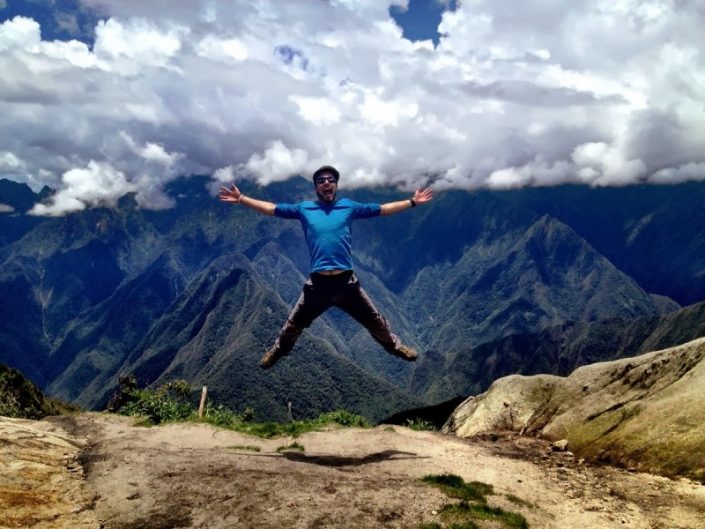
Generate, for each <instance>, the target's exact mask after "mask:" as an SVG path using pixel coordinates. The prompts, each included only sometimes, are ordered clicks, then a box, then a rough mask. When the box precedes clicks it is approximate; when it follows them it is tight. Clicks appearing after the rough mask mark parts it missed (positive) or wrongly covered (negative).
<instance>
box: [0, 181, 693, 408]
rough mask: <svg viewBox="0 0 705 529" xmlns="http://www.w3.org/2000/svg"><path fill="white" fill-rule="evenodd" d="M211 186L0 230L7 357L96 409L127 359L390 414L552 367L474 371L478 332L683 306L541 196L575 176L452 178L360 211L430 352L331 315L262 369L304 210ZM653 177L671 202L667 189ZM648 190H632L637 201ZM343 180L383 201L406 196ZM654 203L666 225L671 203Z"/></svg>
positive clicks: (290, 194) (288, 197)
mask: <svg viewBox="0 0 705 529" xmlns="http://www.w3.org/2000/svg"><path fill="white" fill-rule="evenodd" d="M3 182H4V183H3V186H4V187H3V186H0V190H2V189H4V188H7V189H11V190H14V191H15V192H17V193H18V196H20V195H22V196H24V195H23V193H24V194H25V195H26V193H27V189H24V188H22V189H20V187H21V186H20V184H14V183H9V184H8V183H7V181H3ZM207 183H208V180H207V179H206V178H199V177H192V178H190V179H182V180H178V181H176V182H173V183H172V184H170V186H169V188H168V190H167V191H168V193H169V194H170V196H172V197H173V200H174V204H175V205H174V207H173V208H171V209H168V210H162V211H146V210H141V209H140V208H138V207H137V205H136V203H135V201H134V198H133V197H132V196H129V195H128V196H126V197H124V198H123V199H122V200H121V201H120V203H119V205H118V207H117V208H115V209H104V208H98V209H91V210H86V211H83V212H79V213H75V214H72V215H67V216H65V217H60V218H36V217H31V219H32V222H33V223H34V224H33V225H32V227H31V228H30V229H27V230H26V231H25V232H24V233H22V234H21V236H18V237H16V238H14V239H13V238H8V239H5V240H0V289H2V292H3V294H4V295H5V296H7V299H11V300H12V301H13V303H11V304H10V303H4V304H0V361H2V362H5V363H7V364H8V365H10V366H13V367H17V368H20V369H22V371H23V372H25V373H26V374H27V375H28V376H29V377H30V378H31V379H32V380H33V381H35V382H36V383H37V384H39V385H40V387H42V388H47V389H48V391H49V393H50V394H52V395H57V396H61V397H62V398H64V399H69V400H73V401H76V402H79V403H81V404H82V405H84V406H86V407H100V406H102V405H104V404H105V402H106V401H107V399H108V398H109V395H110V394H111V392H112V390H113V389H114V388H115V386H116V384H117V377H118V375H119V374H121V373H126V372H134V373H135V374H137V376H138V378H139V379H140V380H139V381H140V383H160V382H163V381H165V380H167V379H168V378H173V377H182V378H186V379H188V380H189V382H191V383H192V384H194V385H196V384H206V385H208V386H209V387H210V388H211V390H212V392H211V394H212V395H213V396H214V397H217V398H219V399H222V402H223V403H225V404H228V405H231V406H232V407H234V408H241V407H244V406H252V407H254V408H255V409H256V411H257V414H258V416H259V417H260V418H263V419H264V418H268V417H282V416H283V415H282V414H284V413H285V412H286V402H288V401H289V400H291V401H292V403H293V405H294V409H295V410H296V409H298V410H299V412H300V413H301V414H302V415H308V416H311V415H316V414H318V413H320V412H321V411H328V410H331V409H334V408H336V407H344V408H349V409H351V411H356V412H359V413H364V414H365V415H367V416H368V417H371V418H379V417H382V416H388V415H392V414H394V413H396V412H399V411H401V410H403V409H405V408H407V407H411V406H421V405H425V404H431V403H433V402H436V401H438V400H443V399H444V398H445V397H446V396H448V397H453V396H456V395H457V394H458V393H456V392H455V391H460V390H462V391H466V390H473V388H474V389H477V388H480V387H482V386H483V384H485V383H486V382H487V381H488V380H490V379H491V377H494V376H499V375H500V374H503V373H504V372H505V369H512V370H514V371H521V370H522V369H533V368H534V367H533V366H538V365H540V364H541V362H538V361H534V360H533V359H532V358H533V356H532V353H531V350H530V349H527V348H523V349H522V348H518V349H516V350H515V352H514V353H512V354H513V355H514V356H512V357H511V358H509V359H507V358H506V357H505V356H501V357H496V360H494V361H493V362H494V364H492V366H490V367H487V366H486V365H485V364H480V367H478V363H477V362H478V360H477V359H478V358H480V357H479V356H478V354H479V353H477V351H478V350H481V348H482V347H487V348H489V349H488V350H490V349H491V348H492V347H493V346H492V345H491V344H496V343H503V342H502V341H503V340H509V339H512V338H511V337H515V336H532V337H533V336H542V335H541V333H543V332H544V331H546V330H548V329H555V328H561V327H566V326H567V327H569V326H580V325H584V324H590V323H591V322H604V321H611V320H615V319H622V320H624V321H626V322H631V321H640V319H644V318H658V317H659V316H660V315H663V314H667V313H670V312H672V311H674V310H675V309H678V308H679V306H678V304H677V303H675V302H674V301H672V300H671V299H669V298H667V297H665V296H664V295H663V294H664V293H665V291H664V290H654V291H650V290H648V289H644V288H643V284H642V283H640V282H639V281H636V280H635V279H633V278H632V277H630V276H629V275H627V274H626V273H624V267H623V266H615V264H614V262H613V261H612V260H610V259H608V258H607V257H606V256H605V255H603V254H602V253H601V252H600V251H598V249H597V245H596V244H594V243H593V242H592V241H591V240H590V239H588V237H586V236H585V235H584V234H583V233H581V231H580V230H582V229H583V228H584V227H585V225H586V223H587V220H586V219H585V218H583V217H579V218H578V220H579V222H578V220H576V223H577V224H576V226H577V228H575V227H573V225H572V224H570V223H568V222H566V219H568V220H570V219H571V218H572V217H570V216H564V218H563V219H562V218H561V217H560V216H559V215H558V213H560V211H559V212H557V213H556V214H555V215H554V214H552V213H550V212H546V211H543V210H541V208H540V207H539V206H540V205H541V204H543V205H546V204H548V203H549V202H551V203H554V202H555V203H557V204H560V202H561V198H560V197H561V195H560V189H564V190H565V191H566V197H567V198H566V200H567V199H568V198H571V199H572V197H573V195H572V194H573V193H574V189H573V188H570V187H567V188H560V189H558V190H546V191H547V192H550V193H553V195H552V197H553V198H552V200H551V201H548V200H544V201H543V202H541V201H540V200H539V199H538V198H536V197H540V194H535V193H538V191H534V190H527V191H526V196H524V195H521V193H517V194H514V195H513V194H507V193H493V192H488V191H478V192H472V193H469V192H462V191H447V192H444V193H439V194H438V195H437V197H436V199H434V202H433V203H432V204H431V205H429V206H426V207H421V208H417V209H415V210H413V211H408V212H404V213H402V214H399V215H394V216H391V217H383V218H380V219H372V220H367V221H360V222H358V223H356V224H355V226H354V256H355V260H356V272H357V274H358V275H359V276H360V278H361V282H362V284H363V285H364V287H365V289H366V290H367V291H368V293H369V294H370V296H371V297H372V299H373V300H374V301H375V303H376V304H377V305H378V306H379V308H380V309H381V310H382V312H383V313H384V314H385V316H386V317H387V318H388V319H389V320H390V322H391V324H392V327H393V329H394V331H395V332H397V334H399V335H400V336H401V337H402V339H403V340H404V341H405V342H407V343H409V344H411V345H413V346H414V347H416V348H417V349H418V350H419V351H420V352H421V360H420V361H419V362H418V363H417V365H410V364H407V363H404V362H403V361H400V360H398V359H396V358H394V357H391V356H390V355H387V354H385V353H384V352H383V351H382V349H381V348H380V347H379V346H378V345H377V344H376V343H375V342H374V341H373V340H372V339H371V338H370V336H369V335H368V334H367V332H366V331H365V330H364V329H362V328H361V327H360V326H359V325H358V324H357V323H356V322H354V321H353V320H352V319H351V318H349V317H348V316H347V315H345V314H343V313H342V312H340V311H336V310H331V311H330V312H328V313H327V314H325V315H324V316H323V317H321V318H320V319H319V320H318V321H316V322H315V323H314V325H312V327H311V328H310V329H309V330H307V331H306V332H305V333H304V335H303V336H302V339H301V341H300V343H299V344H298V345H297V347H296V348H295V350H294V351H293V352H292V354H291V356H290V357H288V358H286V359H284V360H283V361H282V363H281V365H277V366H276V367H275V368H274V369H273V370H271V371H269V372H263V371H261V370H260V369H259V367H258V360H259V357H260V356H261V354H262V353H263V351H264V350H265V349H266V348H267V347H268V346H269V345H270V344H271V342H272V340H273V339H274V337H275V336H276V333H277V332H278V330H279V328H280V326H281V325H282V324H283V322H284V319H285V318H286V315H287V313H288V311H289V309H290V307H291V306H292V305H293V303H295V301H296V298H297V297H298V295H299V293H300V289H301V285H302V283H303V281H304V278H305V276H306V275H307V268H308V255H307V251H306V245H305V241H304V239H303V235H302V233H301V229H300V227H299V225H298V222H295V221H285V220H281V219H275V218H272V217H267V216H264V215H259V214H257V213H255V212H253V211H250V210H247V209H245V208H240V207H233V206H228V205H226V204H222V203H219V202H218V201H217V200H216V199H215V198H214V197H213V196H211V195H210V193H209V192H208V191H207V189H206V184H207ZM18 186H19V187H18ZM241 187H242V189H243V190H244V191H245V192H246V193H248V194H250V195H252V196H257V197H261V198H263V199H265V200H271V201H273V202H280V201H296V200H300V199H304V198H310V197H311V194H312V190H311V185H310V183H309V182H308V181H306V180H304V179H293V180H290V181H287V182H281V183H276V184H272V185H270V186H267V187H258V186H255V185H254V184H252V183H248V182H244V183H243V185H242V186H241ZM659 189H661V192H662V193H663V196H664V197H666V198H665V199H664V200H663V202H664V203H665V204H669V206H668V207H670V208H672V209H673V210H677V208H678V205H677V204H676V203H670V202H669V200H668V196H670V195H669V193H672V192H673V191H672V190H671V188H659ZM698 189H700V188H698ZM702 189H705V186H702ZM642 192H643V190H641V189H635V190H634V193H635V194H636V195H635V196H636V198H633V199H631V200H625V201H624V203H625V204H627V205H629V204H631V205H632V207H633V208H636V205H638V204H640V202H639V201H638V196H639V193H642ZM648 192H649V193H650V192H651V190H648ZM556 194H557V195H556ZM6 195H8V196H9V194H8V193H6ZM341 195H345V196H350V197H351V198H353V199H356V200H362V201H368V200H369V201H376V202H386V201H390V200H397V199H398V198H399V196H400V193H399V192H398V191H395V190H389V189H374V190H356V191H352V192H349V193H346V192H345V191H344V190H343V191H341ZM27 196H29V195H27ZM674 196H678V195H677V194H676V195H674ZM40 199H41V195H39V194H37V195H34V200H35V201H36V200H40ZM23 200H25V201H26V203H25V206H23V207H25V210H26V207H28V206H27V205H26V204H27V203H28V202H27V199H26V198H23ZM15 203H16V204H19V203H20V202H19V199H17V200H16V202H15ZM537 204H538V205H537ZM595 207H596V208H598V210H599V207H600V204H595ZM605 207H606V208H607V209H608V210H609V207H611V206H609V205H606V206H605ZM659 207H661V208H663V207H666V206H664V205H663V204H660V205H659ZM544 209H545V208H544ZM637 209H638V208H637ZM17 211H20V208H19V207H18V209H17ZM610 211H611V210H610ZM641 212H642V211H641V209H639V212H638V214H641ZM13 214H15V215H17V216H19V217H25V218H26V217H27V216H26V215H22V214H20V213H13ZM610 214H611V213H610ZM638 214H637V213H634V214H633V215H632V216H638ZM601 215H602V216H601ZM605 215H607V216H609V215H608V213H604V212H602V211H601V210H600V211H598V213H596V217H595V218H600V219H602V218H603V217H604V216H605ZM624 215H625V217H629V218H631V217H630V216H629V215H628V214H627V213H624ZM1 218H2V217H1V216H0V219H1ZM576 218H577V217H576ZM655 218H657V220H658V219H661V220H663V222H666V224H668V225H669V226H670V227H671V228H673V226H672V225H671V224H672V223H675V222H676V218H677V217H676V215H665V214H664V215H660V216H658V217H655ZM669 223H671V224H669ZM578 228H579V229H580V230H579V229H578ZM583 231H584V230H583ZM591 234H592V235H594V236H597V235H595V234H599V231H598V232H595V233H593V232H589V230H588V235H591ZM600 241H601V240H598V242H600ZM667 243H668V241H666V243H664V242H663V241H661V242H659V244H661V245H663V244H667ZM615 244H616V243H615ZM644 244H646V242H645V243H644ZM652 244H656V243H655V242H653V241H652ZM643 251H644V252H647V251H648V248H645V249H644V250H643ZM654 251H655V250H654ZM625 255H626V254H625ZM633 258H634V259H637V258H639V257H638V256H635V257H633ZM625 259H626V257H625ZM684 270H685V268H684ZM679 273H681V276H682V277H688V273H689V272H688V271H687V270H685V271H682V272H679ZM664 281H665V280H664ZM696 283H697V281H695V282H694V283H693V284H694V285H696V286H697V284H696ZM655 294H660V295H655ZM483 344H485V345H483ZM490 356H491V355H489V356H488V358H489V357H490ZM575 361H576V362H579V361H582V360H581V358H580V357H577V358H576V360H575ZM458 374H461V375H462V376H461V377H460V379H459V378H458V376H457V375H458ZM455 384H458V386H457V388H455V389H454V385H455ZM451 392H452V394H451Z"/></svg>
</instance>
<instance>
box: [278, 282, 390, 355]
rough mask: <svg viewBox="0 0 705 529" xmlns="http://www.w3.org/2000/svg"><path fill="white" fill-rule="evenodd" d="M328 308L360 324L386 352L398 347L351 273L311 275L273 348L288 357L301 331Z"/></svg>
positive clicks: (387, 326) (384, 322)
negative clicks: (346, 315)
mask: <svg viewBox="0 0 705 529" xmlns="http://www.w3.org/2000/svg"><path fill="white" fill-rule="evenodd" d="M330 307H338V308H339V309H342V310H344V311H345V312H347V313H348V314H350V316H352V317H353V318H355V320H357V321H358V322H359V323H361V324H362V325H363V326H364V327H365V328H366V329H367V330H368V331H369V333H370V334H371V335H372V337H373V338H374V339H375V340H376V341H377V342H378V343H379V344H380V345H381V346H382V347H384V349H385V350H386V351H387V352H392V351H395V350H396V349H398V348H399V347H400V346H401V341H400V340H399V337H398V336H396V335H395V334H393V333H392V332H391V330H390V328H389V323H388V322H387V320H386V319H385V318H384V317H383V316H382V315H381V314H380V313H379V311H378V310H377V308H376V307H375V306H374V304H373V303H372V301H371V300H370V298H369V297H368V296H367V294H366V293H365V291H364V290H363V289H362V287H361V286H360V282H359V281H358V280H357V277H356V276H355V274H353V272H352V270H350V271H347V272H343V273H341V274H338V275H333V276H327V275H323V274H316V273H313V274H311V277H310V278H309V279H308V281H306V283H305V284H304V289H303V292H302V293H301V296H300V297H299V300H298V301H297V302H296V305H295V306H294V308H293V310H292V311H291V314H289V318H288V319H287V321H286V323H285V324H284V327H282V329H281V331H280V332H279V336H277V339H276V340H275V341H274V347H275V348H277V349H279V350H280V351H281V353H282V354H283V355H286V354H289V351H291V349H292V348H293V347H294V344H295V343H296V340H297V339H298V337H299V336H300V335H301V333H302V332H303V330H304V329H305V328H306V327H308V326H310V325H311V324H312V323H313V321H314V320H315V319H316V318H318V317H319V316H320V315H321V314H323V313H324V312H325V311H326V310H328V309H329V308H330Z"/></svg>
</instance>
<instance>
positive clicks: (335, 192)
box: [316, 190, 338, 202]
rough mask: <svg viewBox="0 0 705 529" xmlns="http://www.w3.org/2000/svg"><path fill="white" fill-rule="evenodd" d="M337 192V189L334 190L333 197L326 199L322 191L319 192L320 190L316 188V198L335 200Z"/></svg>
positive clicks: (325, 200) (322, 200) (323, 200)
mask: <svg viewBox="0 0 705 529" xmlns="http://www.w3.org/2000/svg"><path fill="white" fill-rule="evenodd" d="M337 194H338V191H337V190H336V191H333V197H332V198H331V199H330V200H328V199H327V198H326V196H325V195H324V194H323V193H321V192H320V191H318V190H316V195H318V199H319V200H320V201H321V202H335V197H336V195H337Z"/></svg>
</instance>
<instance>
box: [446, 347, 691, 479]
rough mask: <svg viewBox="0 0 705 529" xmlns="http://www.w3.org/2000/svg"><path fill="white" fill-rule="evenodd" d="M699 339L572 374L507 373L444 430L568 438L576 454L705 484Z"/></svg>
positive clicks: (468, 402) (465, 434)
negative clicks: (502, 431)
mask: <svg viewBox="0 0 705 529" xmlns="http://www.w3.org/2000/svg"><path fill="white" fill-rule="evenodd" d="M704 387H705V338H700V339H698V340H694V341H692V342H688V343H686V344H683V345H680V346H677V347H673V348H670V349H664V350H661V351H655V352H651V353H647V354H644V355H641V356H637V357H633V358H624V359H621V360H615V361H612V362H601V363H597V364H591V365H587V366H584V367H580V368H578V369H576V370H575V371H574V372H573V373H571V374H570V375H569V376H568V377H556V376H549V375H537V376H531V377H525V376H519V375H512V376H508V377H504V378H501V379H499V380H497V381H495V382H494V384H492V386H491V387H490V389H489V390H488V391H487V392H485V393H483V394H481V395H477V396H474V397H470V398H469V399H467V400H466V401H464V402H463V403H462V404H461V405H460V406H458V408H457V409H456V410H455V411H454V412H453V414H452V415H451V416H450V418H449V419H448V421H447V422H446V424H445V425H444V426H443V431H444V432H446V433H453V434H456V435H459V436H462V437H471V436H474V435H477V434H481V433H488V432H496V431H498V430H504V431H506V430H510V431H515V432H519V433H522V434H527V435H529V434H533V435H541V436H543V437H545V438H547V439H549V440H552V441H556V440H561V439H567V440H568V449H569V450H571V451H572V452H574V453H576V455H578V456H579V457H584V458H586V459H588V460H593V461H603V462H609V463H612V464H617V465H620V466H625V467H627V468H636V469H639V470H648V471H652V472H658V473H661V474H664V475H669V476H687V477H690V478H694V479H697V480H699V481H702V482H705V392H703V388H704Z"/></svg>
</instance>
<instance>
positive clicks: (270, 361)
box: [259, 347, 286, 369]
mask: <svg viewBox="0 0 705 529" xmlns="http://www.w3.org/2000/svg"><path fill="white" fill-rule="evenodd" d="M282 356H286V355H285V354H284V353H282V350H281V349H279V348H277V347H271V348H270V349H269V350H268V351H267V352H266V353H264V356H263V357H262V360H260V361H259V365H261V366H262V369H269V368H270V367H272V366H273V365H274V364H276V363H277V360H279V359H280V358H281V357H282Z"/></svg>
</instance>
